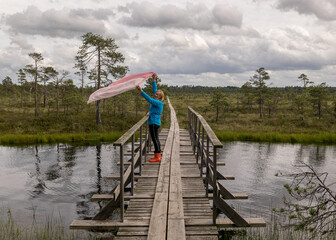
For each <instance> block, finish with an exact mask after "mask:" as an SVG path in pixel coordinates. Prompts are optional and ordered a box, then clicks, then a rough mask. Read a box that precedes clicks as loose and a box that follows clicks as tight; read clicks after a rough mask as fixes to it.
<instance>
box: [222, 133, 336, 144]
mask: <svg viewBox="0 0 336 240" xmlns="http://www.w3.org/2000/svg"><path fill="white" fill-rule="evenodd" d="M216 135H217V137H218V139H219V140H221V141H253V142H272V143H301V144H336V134H335V133H317V134H308V133H302V134H299V133H292V134H290V133H277V132H267V133H252V132H220V131H216Z"/></svg>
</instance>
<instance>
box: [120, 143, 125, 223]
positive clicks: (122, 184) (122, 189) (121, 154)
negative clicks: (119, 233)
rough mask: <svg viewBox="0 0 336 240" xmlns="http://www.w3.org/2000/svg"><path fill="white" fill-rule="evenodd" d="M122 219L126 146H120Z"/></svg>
mask: <svg viewBox="0 0 336 240" xmlns="http://www.w3.org/2000/svg"><path fill="white" fill-rule="evenodd" d="M120 220H121V222H123V221H124V146H123V145H121V146H120Z"/></svg>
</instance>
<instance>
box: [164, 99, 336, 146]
mask: <svg viewBox="0 0 336 240" xmlns="http://www.w3.org/2000/svg"><path fill="white" fill-rule="evenodd" d="M226 96H227V98H228V101H229V102H230V105H229V106H230V107H229V108H227V109H225V110H223V109H221V111H220V114H219V118H218V120H217V121H216V116H215V110H214V109H213V108H212V107H211V106H210V104H209V103H210V101H211V95H210V94H178V95H173V96H171V97H170V99H171V101H172V104H173V106H174V108H175V111H176V115H177V118H178V121H179V124H180V127H183V128H188V111H187V109H188V106H191V107H192V108H193V109H194V110H196V111H197V112H198V113H200V114H201V115H202V116H203V117H204V119H205V120H206V121H207V122H208V123H209V125H210V126H211V128H212V129H213V130H214V132H215V133H216V135H217V136H218V138H219V139H220V140H221V141H253V142H278V143H302V144H336V124H335V121H336V119H335V118H334V117H331V116H325V117H323V118H321V119H318V118H317V117H315V116H314V115H311V116H305V117H304V118H303V117H302V116H301V115H299V114H297V113H296V112H295V111H293V110H291V109H290V107H289V106H287V105H286V104H285V105H284V106H282V108H279V109H277V111H275V112H274V113H273V114H272V115H271V116H270V117H268V116H265V117H264V118H263V119H260V117H259V115H258V111H257V109H252V110H251V111H243V110H242V109H241V106H240V109H238V108H237V106H236V105H237V104H236V99H235V95H232V94H231V95H230V94H228V95H226Z"/></svg>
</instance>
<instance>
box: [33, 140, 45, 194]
mask: <svg viewBox="0 0 336 240" xmlns="http://www.w3.org/2000/svg"><path fill="white" fill-rule="evenodd" d="M34 155H35V158H36V161H35V170H36V172H35V174H31V178H35V179H36V184H35V185H34V189H33V191H32V193H31V196H32V197H33V198H34V197H36V196H37V195H39V194H41V193H44V191H45V188H46V184H45V182H44V180H43V175H42V173H41V167H40V164H41V159H40V157H39V152H38V146H35V154H34Z"/></svg>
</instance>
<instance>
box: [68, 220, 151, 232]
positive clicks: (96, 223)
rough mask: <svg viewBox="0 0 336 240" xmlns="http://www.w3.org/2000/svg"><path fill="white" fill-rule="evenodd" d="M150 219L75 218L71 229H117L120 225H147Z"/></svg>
mask: <svg viewBox="0 0 336 240" xmlns="http://www.w3.org/2000/svg"><path fill="white" fill-rule="evenodd" d="M148 225H149V221H148V220H143V221H127V222H118V221H113V220H74V221H73V222H72V223H71V224H70V229H86V230H89V229H91V230H117V229H118V228H119V227H146V226H148Z"/></svg>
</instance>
